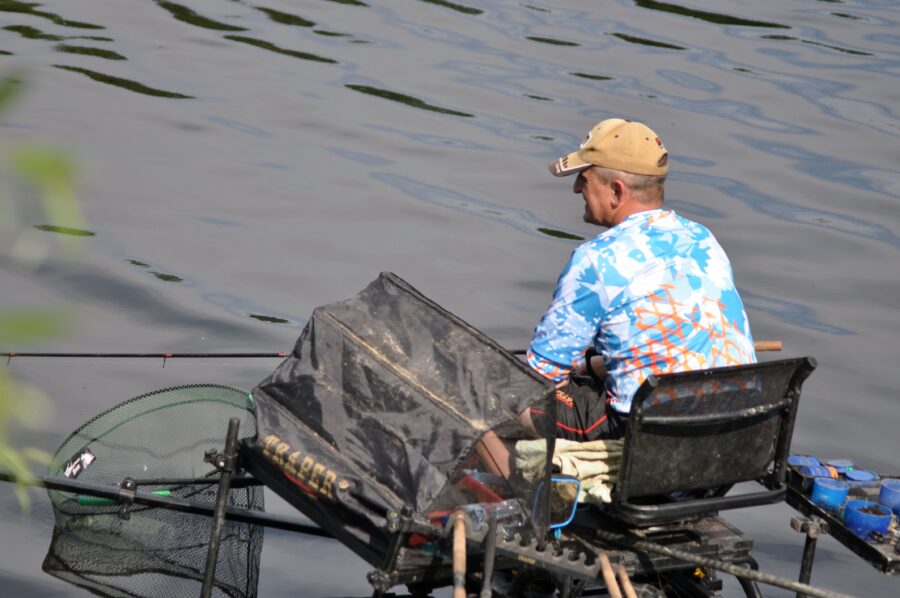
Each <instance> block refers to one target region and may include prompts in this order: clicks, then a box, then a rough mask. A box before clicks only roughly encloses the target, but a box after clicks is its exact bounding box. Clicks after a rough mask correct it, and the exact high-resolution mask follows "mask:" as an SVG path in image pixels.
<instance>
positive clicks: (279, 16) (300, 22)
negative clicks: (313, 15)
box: [253, 6, 316, 27]
mask: <svg viewBox="0 0 900 598" xmlns="http://www.w3.org/2000/svg"><path fill="white" fill-rule="evenodd" d="M253 8H255V9H256V10H258V11H260V12H263V13H265V15H266V16H267V17H269V18H270V19H271V20H272V21H274V22H276V23H281V24H282V25H293V26H294V27H315V25H316V24H315V23H314V22H313V21H309V20H307V19H304V18H303V17H298V16H297V15H292V14H290V13H287V12H281V11H280V10H275V9H274V8H265V7H262V6H254V7H253Z"/></svg>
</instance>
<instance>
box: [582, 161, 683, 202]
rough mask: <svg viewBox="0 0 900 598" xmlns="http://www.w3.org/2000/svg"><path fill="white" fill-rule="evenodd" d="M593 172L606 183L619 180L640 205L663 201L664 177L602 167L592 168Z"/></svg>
mask: <svg viewBox="0 0 900 598" xmlns="http://www.w3.org/2000/svg"><path fill="white" fill-rule="evenodd" d="M594 170H595V171H596V173H597V175H599V176H600V178H602V179H603V180H604V181H606V182H607V183H608V182H610V181H612V180H614V179H621V180H622V181H623V182H624V183H625V184H626V185H628V188H629V189H631V190H632V191H633V192H634V194H635V197H636V198H637V200H638V201H640V202H641V203H655V202H657V201H658V202H662V200H663V185H664V184H665V182H666V175H662V176H654V175H650V174H634V173H631V172H624V171H622V170H613V169H612V168H604V167H603V166H594Z"/></svg>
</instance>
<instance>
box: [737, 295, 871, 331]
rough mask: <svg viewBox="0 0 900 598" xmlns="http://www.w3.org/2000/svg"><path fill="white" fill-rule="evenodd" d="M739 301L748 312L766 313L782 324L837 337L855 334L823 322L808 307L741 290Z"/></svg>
mask: <svg viewBox="0 0 900 598" xmlns="http://www.w3.org/2000/svg"><path fill="white" fill-rule="evenodd" d="M740 293H741V299H743V301H744V304H745V305H746V306H747V308H748V309H749V310H752V311H758V312H762V313H767V314H769V315H771V316H774V317H775V318H777V319H778V320H779V321H780V322H783V323H784V324H789V325H791V326H799V327H801V328H806V329H809V330H818V331H820V332H825V333H827V334H835V335H838V336H850V335H853V334H855V333H854V332H853V331H852V330H849V329H847V328H843V327H841V326H835V325H834V324H829V323H826V322H823V321H822V320H821V319H819V317H818V316H817V315H816V311H815V309H813V308H812V307H810V306H808V305H801V304H799V303H794V302H791V301H785V300H784V299H775V298H773V297H767V296H765V295H760V294H758V293H754V292H752V291H748V290H747V289H744V288H741V289H740Z"/></svg>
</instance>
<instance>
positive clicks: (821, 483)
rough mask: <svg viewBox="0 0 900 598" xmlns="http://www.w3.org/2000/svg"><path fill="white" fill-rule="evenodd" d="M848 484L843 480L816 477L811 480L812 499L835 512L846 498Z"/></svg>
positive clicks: (827, 509)
mask: <svg viewBox="0 0 900 598" xmlns="http://www.w3.org/2000/svg"><path fill="white" fill-rule="evenodd" d="M848 492H850V486H849V485H848V484H847V482H844V481H843V480H835V479H832V478H816V479H814V480H813V486H812V497H811V498H812V501H813V502H814V503H816V504H817V505H819V506H820V507H822V508H823V509H825V510H826V511H831V512H832V513H837V512H838V511H840V510H841V507H842V506H843V505H844V501H845V500H847V493H848Z"/></svg>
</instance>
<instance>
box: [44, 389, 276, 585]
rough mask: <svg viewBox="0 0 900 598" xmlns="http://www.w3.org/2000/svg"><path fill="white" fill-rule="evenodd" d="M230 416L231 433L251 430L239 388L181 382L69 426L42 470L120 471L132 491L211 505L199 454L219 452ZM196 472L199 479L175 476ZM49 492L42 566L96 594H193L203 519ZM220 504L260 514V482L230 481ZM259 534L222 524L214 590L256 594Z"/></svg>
mask: <svg viewBox="0 0 900 598" xmlns="http://www.w3.org/2000/svg"><path fill="white" fill-rule="evenodd" d="M232 417H236V418H238V420H239V421H240V434H239V436H240V437H244V438H246V437H252V436H254V435H255V434H256V415H255V406H254V404H253V399H252V397H251V396H250V395H249V394H248V393H247V392H246V391H244V390H239V389H236V388H231V387H228V386H219V385H190V386H180V387H176V388H170V389H165V390H160V391H156V392H152V393H149V394H146V395H142V396H139V397H137V398H134V399H131V400H129V401H126V402H125V403H122V404H120V405H118V406H116V407H114V408H112V409H110V410H108V411H105V412H103V413H101V414H100V415H98V416H97V417H95V418H93V419H92V420H90V421H89V422H87V423H86V424H85V425H84V426H82V427H81V428H80V429H79V430H77V431H76V432H74V433H73V434H72V435H71V436H70V437H69V438H68V439H67V440H66V441H65V442H64V443H63V444H62V446H61V447H60V448H59V450H58V451H57V452H56V455H55V456H54V459H53V462H52V463H51V465H50V474H51V475H58V476H64V477H67V478H70V479H77V480H78V481H81V482H91V483H98V484H108V485H118V484H119V483H120V482H121V481H122V480H123V479H125V478H126V477H129V478H132V479H134V480H135V481H136V482H137V483H138V484H139V485H138V490H140V491H142V492H153V493H156V494H158V495H160V496H173V497H180V498H185V499H190V500H192V501H198V502H203V503H208V504H212V503H214V502H215V494H216V490H217V483H218V473H217V472H216V470H215V468H214V467H213V466H212V465H211V464H209V463H206V462H205V461H204V452H205V451H207V450H210V449H215V450H216V451H222V449H223V448H224V444H225V435H226V431H227V428H228V420H229V419H230V418H232ZM197 478H203V479H207V480H209V483H208V484H206V483H184V480H187V479H197ZM167 480H168V481H167ZM172 480H182V483H171V481H172ZM49 495H50V500H51V502H52V504H53V509H54V515H55V518H56V526H55V528H54V532H53V541H52V543H51V545H50V548H49V550H48V553H47V556H46V558H45V560H44V564H43V568H44V570H45V571H46V572H48V573H50V574H51V575H54V576H56V577H59V578H60V579H63V580H64V581H68V582H70V583H73V584H75V585H78V586H81V587H84V588H86V589H88V590H91V591H92V592H94V593H96V594H99V595H103V596H194V595H198V594H199V593H200V587H201V584H202V580H203V573H204V567H205V563H206V553H207V548H208V542H209V534H210V529H211V525H212V519H211V518H210V517H207V516H203V515H194V514H190V513H183V512H177V511H173V510H169V509H164V508H159V507H147V506H140V505H133V506H131V507H130V508H129V509H128V516H127V518H125V517H122V516H121V515H120V507H119V505H118V504H116V503H114V502H113V501H110V500H106V499H100V498H94V497H87V496H79V495H75V494H72V493H69V492H60V491H52V490H51V491H49ZM228 504H229V505H231V506H235V507H241V508H245V509H253V510H259V511H261V510H263V507H264V504H263V489H262V487H261V486H250V487H246V488H232V490H231V491H230V493H229V496H228ZM262 539H263V531H262V528H261V527H260V526H256V525H251V524H244V523H235V522H230V521H229V522H226V524H225V528H224V531H223V534H222V543H221V547H220V550H219V556H218V561H217V565H216V581H215V588H214V595H220V596H235V597H238V596H255V595H256V587H257V581H258V571H259V555H260V551H261V550H262Z"/></svg>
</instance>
